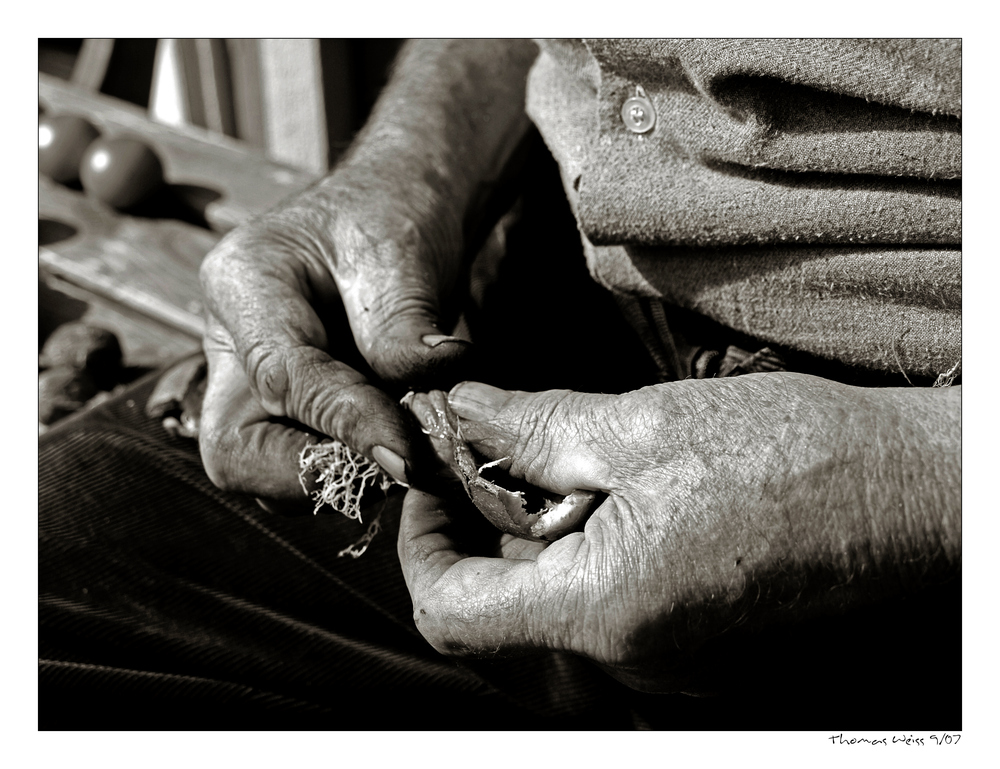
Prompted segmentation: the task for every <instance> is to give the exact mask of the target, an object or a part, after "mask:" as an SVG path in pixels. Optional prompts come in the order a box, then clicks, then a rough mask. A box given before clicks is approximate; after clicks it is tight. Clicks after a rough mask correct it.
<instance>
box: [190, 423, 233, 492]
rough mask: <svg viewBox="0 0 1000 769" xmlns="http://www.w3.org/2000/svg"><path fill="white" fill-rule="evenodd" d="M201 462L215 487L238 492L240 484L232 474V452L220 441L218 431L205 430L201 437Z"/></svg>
mask: <svg viewBox="0 0 1000 769" xmlns="http://www.w3.org/2000/svg"><path fill="white" fill-rule="evenodd" d="M199 446H200V449H201V461H202V465H203V466H204V468H205V474H206V475H207V476H208V479H209V480H210V481H211V482H212V484H213V485H214V486H216V487H217V488H219V489H221V490H222V491H238V490H239V489H238V488H237V486H238V484H237V483H236V481H235V478H234V477H233V474H232V472H231V465H230V462H229V456H230V452H229V451H228V450H227V448H226V446H225V445H224V442H223V441H220V438H219V433H218V431H217V430H204V431H203V432H202V434H201V436H200V444H199Z"/></svg>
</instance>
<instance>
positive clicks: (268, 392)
mask: <svg viewBox="0 0 1000 769" xmlns="http://www.w3.org/2000/svg"><path fill="white" fill-rule="evenodd" d="M215 254H216V255H213V257H212V260H213V261H212V265H210V266H209V267H208V268H206V269H205V270H203V275H205V274H207V275H209V276H210V277H209V278H208V279H207V280H208V282H210V283H211V284H212V286H213V292H212V299H211V306H212V312H211V313H210V317H209V322H210V329H209V332H210V333H213V332H214V333H215V336H216V341H217V342H218V343H219V344H220V345H221V346H223V347H225V346H226V345H227V344H228V346H230V347H231V348H232V350H233V351H234V352H235V353H236V355H237V356H238V358H239V360H240V362H241V367H242V369H243V370H244V371H245V373H246V377H247V379H248V382H249V386H250V388H251V390H252V391H253V393H254V394H255V395H256V396H257V398H258V399H259V401H260V403H261V405H262V406H263V408H264V409H265V410H266V411H267V413H269V414H271V415H272V416H276V417H287V418H289V419H293V420H296V421H298V422H301V423H302V424H304V425H306V426H308V427H310V428H312V429H313V430H316V431H317V432H319V433H322V434H324V435H328V436H330V437H332V438H336V439H337V440H339V441H341V442H343V443H345V444H346V445H348V446H350V447H351V448H352V449H354V450H356V451H358V452H360V453H361V454H364V455H365V456H366V457H368V458H370V459H374V460H375V461H377V462H379V464H380V465H381V466H382V467H383V469H385V470H386V472H388V473H389V474H390V475H392V476H393V477H394V478H396V480H399V481H401V482H403V483H406V482H407V467H408V466H410V465H411V464H412V462H413V457H412V456H411V453H412V449H411V441H410V436H411V429H412V428H410V427H409V426H408V425H407V422H406V421H404V415H403V413H402V410H401V409H400V408H399V406H398V404H397V403H396V401H395V399H393V398H390V397H389V396H388V395H387V394H386V393H384V392H382V391H381V390H380V389H378V388H377V387H375V386H373V385H372V384H370V383H369V382H368V380H367V379H366V378H365V377H364V376H363V375H362V374H360V373H359V372H358V371H356V370H354V369H353V368H351V367H350V366H347V365H346V364H344V363H342V362H340V361H338V360H335V359H334V358H333V357H331V356H330V355H329V354H328V353H327V352H326V351H325V350H326V349H327V344H328V342H327V335H326V330H325V328H324V327H323V324H322V322H321V321H320V319H319V317H318V316H317V314H316V313H315V311H314V310H313V308H312V307H311V306H310V304H309V302H308V301H307V298H306V294H304V293H303V286H302V285H301V284H300V283H299V282H298V278H297V276H296V275H295V274H294V271H293V270H292V269H291V268H290V267H288V264H287V263H281V264H279V265H277V266H275V267H274V268H273V269H272V270H271V271H270V272H264V271H262V270H261V269H259V267H258V266H257V265H254V264H252V263H251V262H249V261H248V258H249V257H247V256H246V255H245V254H242V253H241V252H238V251H236V250H235V248H228V247H227V248H224V249H221V250H219V251H217V252H215ZM218 254H221V255H222V256H218ZM261 297H266V301H265V300H262V299H261ZM213 327H214V328H213Z"/></svg>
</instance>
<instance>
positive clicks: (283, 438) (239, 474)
mask: <svg viewBox="0 0 1000 769" xmlns="http://www.w3.org/2000/svg"><path fill="white" fill-rule="evenodd" d="M206 352H207V358H208V385H207V388H206V391H205V400H204V403H203V407H202V421H201V430H200V436H199V448H200V450H201V455H202V463H203V464H204V466H205V470H206V472H207V473H208V476H209V478H210V479H211V480H212V482H213V483H214V484H215V485H216V486H218V487H219V488H221V489H223V490H225V491H235V492H240V493H246V494H253V495H255V496H260V497H264V498H266V499H272V500H289V501H301V500H303V499H305V497H306V492H305V490H304V489H303V488H302V485H301V484H300V483H299V467H298V457H299V454H300V453H301V452H302V450H303V448H305V446H306V445H308V444H310V443H316V442H317V438H316V437H315V436H313V435H310V434H308V433H306V432H303V431H302V430H298V429H295V428H294V427H292V426H291V425H289V424H285V423H281V422H278V421H276V420H274V418H273V417H271V416H270V414H268V413H267V411H265V410H264V408H263V407H262V406H261V405H260V403H259V402H258V401H257V399H256V398H255V397H253V395H252V393H251V392H250V387H249V385H248V383H247V379H246V376H245V375H244V373H243V369H242V367H241V365H240V363H239V360H238V358H237V357H236V356H235V354H233V353H231V352H226V351H224V350H220V349H219V348H218V347H216V346H212V345H206Z"/></svg>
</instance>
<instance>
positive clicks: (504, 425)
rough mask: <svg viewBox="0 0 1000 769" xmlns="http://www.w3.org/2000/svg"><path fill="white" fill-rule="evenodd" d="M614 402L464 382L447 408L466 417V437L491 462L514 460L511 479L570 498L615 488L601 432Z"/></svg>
mask: <svg viewBox="0 0 1000 769" xmlns="http://www.w3.org/2000/svg"><path fill="white" fill-rule="evenodd" d="M610 397H612V396H605V395H595V394H590V393H577V392H570V391H568V390H549V391H546V392H541V393H527V392H520V391H508V390H501V389H499V388H497V387H492V386H490V385H486V384H482V383H481V382H462V383H461V384H458V385H456V386H455V387H454V388H452V390H451V392H450V393H449V394H448V404H449V406H451V408H452V409H453V410H454V411H455V413H456V414H458V415H459V417H462V423H461V426H462V436H463V437H464V438H465V439H466V440H467V441H468V442H469V443H470V444H471V445H472V446H473V447H474V448H475V449H476V450H477V451H478V452H479V453H481V454H483V455H484V456H485V457H486V458H487V459H492V460H498V459H501V458H504V457H509V458H510V467H509V472H510V474H511V475H513V476H515V477H517V478H524V479H525V480H527V481H528V482H529V483H532V484H534V485H536V486H539V487H541V488H544V489H549V490H551V491H554V492H557V493H560V494H569V493H571V492H572V491H574V490H577V489H589V490H595V491H607V490H609V488H610V486H611V478H612V468H611V466H610V463H609V462H608V459H607V453H606V452H605V451H604V450H603V449H602V448H600V447H601V446H604V445H607V444H608V442H609V440H608V436H606V435H601V434H600V433H601V432H602V431H603V432H607V429H606V428H607V425H608V419H607V416H606V414H607V411H608V403H609V401H608V398H610ZM612 430H613V428H612ZM615 438H616V436H612V438H611V440H612V441H613V440H614V439H615Z"/></svg>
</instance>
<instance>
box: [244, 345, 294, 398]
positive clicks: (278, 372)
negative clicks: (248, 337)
mask: <svg viewBox="0 0 1000 769" xmlns="http://www.w3.org/2000/svg"><path fill="white" fill-rule="evenodd" d="M243 359H244V367H245V370H246V372H247V377H248V379H249V380H250V384H251V386H252V387H253V388H254V389H255V390H256V391H257V395H258V396H259V397H260V398H261V399H262V400H264V401H267V402H269V403H272V404H281V405H282V406H284V405H286V400H287V396H288V391H289V387H290V382H289V376H288V368H287V361H286V354H285V353H283V352H280V351H278V350H276V349H275V348H274V347H273V346H270V345H265V344H263V343H256V344H253V345H251V346H250V347H249V348H248V349H247V351H246V352H245V353H244V355H243Z"/></svg>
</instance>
